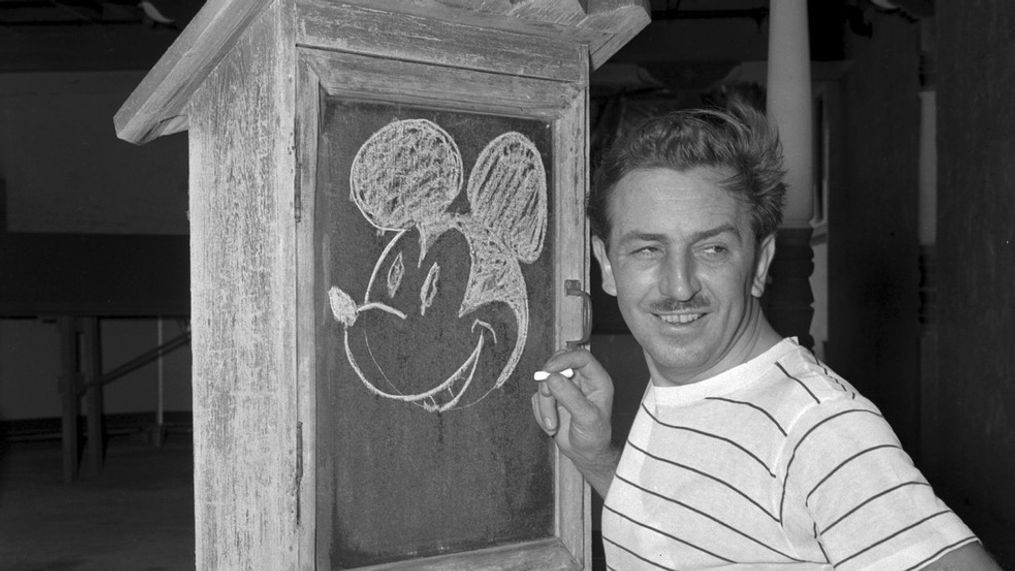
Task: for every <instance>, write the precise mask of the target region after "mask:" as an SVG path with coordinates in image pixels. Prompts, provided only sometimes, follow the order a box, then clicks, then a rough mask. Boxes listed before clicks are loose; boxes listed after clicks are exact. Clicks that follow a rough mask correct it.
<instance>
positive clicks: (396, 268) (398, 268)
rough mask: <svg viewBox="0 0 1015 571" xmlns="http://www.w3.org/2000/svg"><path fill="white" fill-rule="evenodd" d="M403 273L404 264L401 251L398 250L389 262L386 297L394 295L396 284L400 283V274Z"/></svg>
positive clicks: (396, 291)
mask: <svg viewBox="0 0 1015 571" xmlns="http://www.w3.org/2000/svg"><path fill="white" fill-rule="evenodd" d="M404 275H405V264H404V263H403V262H402V253H401V252H399V253H398V256H396V257H395V261H394V262H391V267H390V268H388V297H395V294H396V293H398V286H400V285H402V276H404Z"/></svg>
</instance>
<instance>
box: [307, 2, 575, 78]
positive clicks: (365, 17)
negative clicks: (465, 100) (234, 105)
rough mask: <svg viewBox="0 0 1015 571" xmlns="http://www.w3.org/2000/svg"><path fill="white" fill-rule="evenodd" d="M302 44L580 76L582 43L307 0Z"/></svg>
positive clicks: (479, 67)
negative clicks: (578, 59)
mask: <svg viewBox="0 0 1015 571" xmlns="http://www.w3.org/2000/svg"><path fill="white" fill-rule="evenodd" d="M298 12H299V14H298V18H297V22H298V26H299V37H298V39H297V41H298V42H299V43H300V44H301V45H305V46H311V47H320V48H327V49H330V50H339V51H347V52H355V53H362V54H369V55H375V56H380V57H386V58H391V59H397V60H405V61H416V62H422V63H434V64H440V65H446V66H450V67H461V68H467V69H476V70H484V71H493V72H497V73H504V74H510V75H521V76H528V77H542V78H549V79H557V80H559V81H577V80H579V79H580V78H581V75H582V72H583V70H580V69H579V68H578V67H577V66H576V65H575V63H576V61H577V58H578V54H579V51H580V50H579V46H578V45H576V44H575V43H574V42H572V41H569V40H568V39H567V38H550V37H538V36H533V35H525V34H520V33H515V32H504V31H498V30H493V29H490V28H482V27H479V26H476V25H469V24H463V23H458V22H448V21H442V20H435V19H432V18H423V17H420V16H416V15H412V14H394V13H391V12H381V11H378V10H375V9H369V8H362V7H358V6H348V5H345V4H338V3H335V2H333V1H331V0H303V1H302V2H301V3H300V4H299V6H298Z"/></svg>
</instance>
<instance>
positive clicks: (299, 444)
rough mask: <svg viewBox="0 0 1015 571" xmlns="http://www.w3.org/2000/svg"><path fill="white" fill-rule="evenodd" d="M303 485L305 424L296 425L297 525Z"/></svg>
mask: <svg viewBox="0 0 1015 571" xmlns="http://www.w3.org/2000/svg"><path fill="white" fill-rule="evenodd" d="M302 483H303V423H302V422H297V423H296V482H295V488H296V489H295V491H296V525H299V523H300V485H301V484H302Z"/></svg>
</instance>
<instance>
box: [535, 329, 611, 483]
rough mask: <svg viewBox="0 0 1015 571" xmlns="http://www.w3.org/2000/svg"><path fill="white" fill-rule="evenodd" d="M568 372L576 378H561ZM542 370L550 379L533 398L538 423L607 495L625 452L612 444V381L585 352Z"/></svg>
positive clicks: (555, 359)
mask: <svg viewBox="0 0 1015 571" xmlns="http://www.w3.org/2000/svg"><path fill="white" fill-rule="evenodd" d="M565 369H571V370H572V371H574V376H573V377H572V378H571V379H567V378H565V377H564V376H563V375H561V374H560V372H561V371H563V370H565ZM543 370H544V371H546V372H547V373H550V375H549V377H548V378H547V379H546V380H544V381H538V385H539V387H538V389H537V391H536V393H535V394H533V395H532V412H533V414H534V415H535V416H536V422H538V423H539V426H540V427H542V429H543V430H544V431H545V432H546V433H547V434H549V435H550V436H552V437H553V439H554V441H555V442H556V443H557V447H558V448H560V451H561V452H563V453H564V455H566V456H567V457H568V458H570V459H571V461H572V462H574V463H575V466H577V467H578V470H580V471H581V473H582V475H583V476H585V479H586V480H587V481H588V482H589V484H591V485H592V487H593V488H595V489H596V491H597V492H599V494H600V495H602V496H603V497H606V492H607V490H609V488H610V482H611V481H612V480H613V473H614V472H615V471H616V468H617V462H618V461H619V459H620V451H619V450H617V449H615V448H613V447H611V445H610V437H611V428H610V412H611V411H612V409H613V381H611V380H610V375H609V374H607V372H606V370H605V369H603V366H602V365H600V364H599V362H598V361H596V359H595V357H593V356H592V354H591V353H589V352H588V351H586V350H583V349H578V350H574V351H566V352H561V353H557V354H556V355H554V356H553V357H551V358H550V359H549V360H548V361H547V362H546V363H545V364H544V365H543Z"/></svg>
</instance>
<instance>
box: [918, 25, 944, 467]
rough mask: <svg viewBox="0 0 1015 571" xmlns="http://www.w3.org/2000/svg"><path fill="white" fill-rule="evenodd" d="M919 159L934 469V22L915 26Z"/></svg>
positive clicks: (928, 426) (924, 396)
mask: <svg viewBox="0 0 1015 571" xmlns="http://www.w3.org/2000/svg"><path fill="white" fill-rule="evenodd" d="M920 43H921V44H922V45H921V53H920V156H919V194H918V201H917V214H918V222H917V232H918V235H919V239H920V259H919V264H920V309H919V316H920V430H919V434H920V450H919V457H920V460H921V461H922V462H923V463H924V464H925V469H926V470H928V472H929V473H933V472H934V471H935V469H936V458H935V451H936V450H937V449H938V446H937V443H938V442H940V429H939V426H940V419H939V416H940V415H939V414H938V404H939V403H940V394H939V389H938V375H937V369H938V363H937V338H938V332H937V277H936V275H935V271H936V269H937V268H936V245H935V244H936V242H937V96H936V86H935V83H934V60H933V49H934V48H933V44H934V19H933V17H925V18H923V19H921V20H920Z"/></svg>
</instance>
